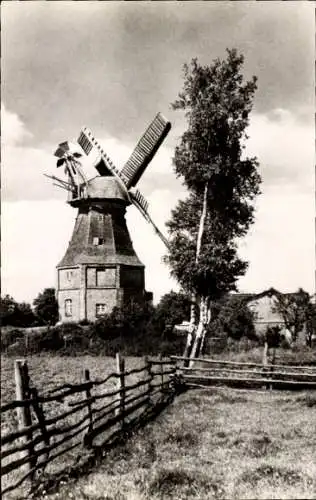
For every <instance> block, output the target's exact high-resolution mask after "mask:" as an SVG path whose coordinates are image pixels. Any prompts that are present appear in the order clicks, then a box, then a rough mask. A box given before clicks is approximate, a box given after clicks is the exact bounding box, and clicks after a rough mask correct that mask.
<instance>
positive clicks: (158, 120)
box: [120, 113, 171, 189]
mask: <svg viewBox="0 0 316 500" xmlns="http://www.w3.org/2000/svg"><path fill="white" fill-rule="evenodd" d="M170 128H171V124H170V122H168V121H167V120H166V119H165V118H164V117H163V116H162V114H161V113H158V114H157V115H156V117H155V118H154V120H153V121H152V123H151V124H150V125H149V127H148V129H147V130H146V132H145V133H144V135H143V136H142V137H141V139H140V141H139V142H138V144H137V146H136V147H135V149H134V151H133V153H132V154H131V156H130V158H129V159H128V161H127V163H126V164H125V165H124V167H123V168H122V170H121V173H120V175H121V177H122V179H123V181H124V183H125V184H126V187H127V189H129V188H130V187H133V186H136V184H137V182H138V181H139V179H140V177H141V176H142V174H143V173H144V171H145V169H146V167H147V165H148V164H149V163H150V161H151V160H152V158H153V157H154V155H155V153H156V151H157V150H158V148H159V147H160V145H161V144H162V142H163V141H164V139H165V137H166V135H167V134H168V132H169V130H170Z"/></svg>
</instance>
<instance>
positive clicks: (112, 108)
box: [1, 1, 315, 302]
mask: <svg viewBox="0 0 316 500" xmlns="http://www.w3.org/2000/svg"><path fill="white" fill-rule="evenodd" d="M1 11H2V16H1V17H2V28H1V46H2V57H1V94H2V102H1V127H2V137H1V153H2V243H1V253H2V271H1V281H2V292H1V293H2V295H3V294H5V293H9V294H10V295H12V296H13V297H14V298H15V299H16V300H18V301H28V302H32V301H33V299H34V298H35V297H36V296H37V295H38V293H39V292H40V291H41V290H43V288H46V287H50V286H55V284H56V265H57V263H58V262H59V260H61V258H62V257H63V254H64V253H65V251H66V247H67V244H68V241H69V239H70V237H71V233H72V229H73V225H74V221H75V217H76V211H75V209H73V208H71V207H70V206H69V205H67V204H66V199H65V198H66V196H65V195H66V193H65V192H64V191H62V190H59V189H58V188H57V187H55V186H53V185H52V183H51V182H50V181H49V179H47V178H46V177H44V175H43V174H44V173H48V174H53V175H54V174H55V175H56V174H57V175H58V174H59V172H58V171H57V170H56V158H55V157H54V155H53V153H54V151H55V149H56V147H57V145H58V144H59V143H60V142H63V141H64V140H72V141H74V140H75V139H76V138H77V137H78V135H79V131H80V129H81V127H82V126H84V125H86V126H88V127H89V128H90V129H91V130H92V131H93V133H94V135H95V136H96V137H97V138H98V139H99V140H100V142H101V143H102V144H103V146H104V148H105V149H106V151H107V152H108V154H109V156H110V157H111V158H112V160H113V161H114V163H115V164H116V165H117V166H118V167H122V166H123V165H124V163H125V161H126V160H127V159H128V157H129V155H130V154H131V152H132V150H133V148H134V146H135V144H136V143H137V141H138V139H139V138H140V136H141V134H142V133H143V132H144V131H145V129H146V127H147V126H148V124H149V123H150V122H151V120H152V119H153V117H154V116H155V115H156V113H157V112H158V111H160V112H162V113H163V114H164V115H165V116H166V117H167V118H168V119H169V120H170V121H171V124H172V129H171V131H170V133H169V135H168V137H167V139H166V140H165V141H164V143H163V145H162V147H161V148H160V149H159V151H158V153H157V155H156V156H155V158H154V160H153V161H152V163H151V164H150V165H149V166H148V168H147V170H146V171H145V173H144V175H143V176H142V178H141V180H140V182H139V184H138V188H139V189H140V190H141V192H142V193H143V194H144V196H145V197H146V198H147V199H148V201H149V206H150V214H151V216H152V218H153V219H154V221H155V223H156V224H157V225H158V226H159V227H160V228H161V230H162V231H163V232H165V233H166V228H165V222H166V220H168V218H169V217H170V211H171V209H172V208H173V207H175V205H176V203H177V201H178V200H179V199H180V198H183V197H184V196H185V189H184V187H183V185H182V182H181V179H178V178H176V176H175V174H174V171H173V167H172V157H173V153H174V148H175V146H176V144H177V143H178V141H179V138H180V136H181V133H182V132H183V131H184V130H185V121H184V117H183V115H182V114H181V113H179V112H177V111H173V110H172V109H171V106H170V104H171V103H172V102H173V101H175V100H176V98H177V96H178V93H179V91H181V88H182V84H183V72H182V69H183V64H184V63H189V62H190V61H191V59H192V58H193V57H197V58H198V60H199V62H200V63H202V64H211V63H212V61H213V60H214V59H215V58H217V57H220V58H223V57H225V50H226V48H232V47H235V48H236V49H237V50H238V51H239V52H241V53H243V54H244V56H245V64H244V70H243V72H244V75H245V77H246V78H250V77H251V76H252V75H256V76H257V77H258V90H257V92H256V95H255V100H254V108H253V112H252V115H251V120H250V126H249V130H248V135H249V140H248V144H247V153H248V154H249V155H255V156H257V157H258V160H259V163H260V167H259V171H260V173H261V175H262V179H263V183H262V194H261V195H260V197H259V198H258V200H257V202H256V220H255V224H254V225H253V226H252V227H251V229H250V231H249V233H248V235H247V236H246V237H245V238H244V239H243V240H242V241H241V242H240V255H241V256H242V257H243V258H245V259H246V260H247V261H248V262H249V267H248V271H247V273H246V275H245V276H244V277H243V278H241V279H240V280H239V282H238V288H239V290H240V291H243V292H245V291H249V292H256V291H262V290H264V289H266V288H269V287H270V286H273V287H275V288H277V289H279V290H280V291H284V292H286V291H295V290H297V289H298V288H299V287H302V288H304V289H305V290H307V291H309V292H310V293H314V289H315V283H314V278H315V184H314V183H315V159H314V144H315V131H314V88H315V87H314V85H315V84H314V64H315V63H314V54H315V50H314V33H315V31H314V18H315V16H314V7H313V5H312V2H291V1H288V2H277V1H274V2H264V1H262V2H261V1H257V2H250V1H249V2H248V1H245V2H221V1H217V2H133V1H130V2H115V1H114V2H106V1H104V2H93V1H82V2H72V1H71V2H65V1H63V2H52V1H48V2H46V1H45V2H44V1H43V2H42V1H37V2H32V1H25V2H9V1H4V2H2V8H1ZM84 167H85V168H86V169H87V172H88V173H89V175H90V174H91V175H93V171H92V169H91V165H90V164H88V163H86V162H85V164H84ZM127 223H128V227H129V230H130V234H131V237H132V240H133V244H134V248H135V250H136V253H137V254H138V256H139V258H140V259H141V261H142V262H143V263H144V264H145V266H146V289H147V290H151V291H153V292H154V300H155V302H157V301H158V300H159V298H160V297H161V296H162V295H163V294H164V293H167V292H169V291H170V290H171V289H174V290H177V284H176V282H175V281H173V280H172V279H171V278H170V274H169V269H168V268H167V267H166V266H165V264H163V262H162V257H163V255H164V254H165V253H166V249H165V247H164V245H163V243H162V242H161V241H160V240H159V239H158V238H157V236H156V235H155V234H154V232H153V230H152V229H151V227H150V226H149V225H148V224H147V223H146V222H145V220H144V219H143V218H142V216H141V215H140V214H139V212H138V211H137V209H136V208H135V207H130V208H129V209H128V211H127Z"/></svg>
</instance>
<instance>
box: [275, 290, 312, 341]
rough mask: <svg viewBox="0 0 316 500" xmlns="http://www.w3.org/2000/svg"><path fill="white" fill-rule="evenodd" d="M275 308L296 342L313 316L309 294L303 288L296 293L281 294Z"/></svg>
mask: <svg viewBox="0 0 316 500" xmlns="http://www.w3.org/2000/svg"><path fill="white" fill-rule="evenodd" d="M275 307H276V310H277V311H278V312H279V313H280V314H281V315H282V317H283V318H284V322H285V326H286V328H287V329H288V330H290V332H291V333H292V336H293V341H296V339H297V335H298V333H299V332H300V331H301V330H302V329H303V327H304V325H305V324H306V323H308V321H309V318H310V315H311V311H312V304H311V302H310V296H309V294H308V293H307V292H305V291H304V290H303V289H302V288H299V289H298V291H297V292H295V293H288V294H279V295H278V300H277V303H276V306H275Z"/></svg>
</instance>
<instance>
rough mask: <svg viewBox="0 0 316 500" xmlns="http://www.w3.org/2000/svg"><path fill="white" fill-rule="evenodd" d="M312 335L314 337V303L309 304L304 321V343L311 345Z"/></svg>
mask: <svg viewBox="0 0 316 500" xmlns="http://www.w3.org/2000/svg"><path fill="white" fill-rule="evenodd" d="M313 336H315V337H316V304H312V303H310V304H309V307H308V310H307V322H306V344H307V345H308V346H309V347H312V343H313Z"/></svg>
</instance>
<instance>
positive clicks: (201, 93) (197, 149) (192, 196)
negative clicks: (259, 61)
mask: <svg viewBox="0 0 316 500" xmlns="http://www.w3.org/2000/svg"><path fill="white" fill-rule="evenodd" d="M227 53H228V56H227V59H226V60H223V61H221V60H219V59H216V60H215V61H214V62H213V64H211V65H210V66H202V65H200V64H199V63H198V61H197V59H193V60H192V62H191V65H190V66H188V65H185V66H184V87H183V91H182V92H180V94H179V99H178V100H177V101H175V103H174V104H173V105H172V106H173V108H174V109H175V110H182V111H184V112H185V116H186V119H187V122H188V127H187V130H186V131H185V132H184V133H183V135H182V138H181V141H180V145H178V146H177V147H176V150H175V156H174V159H173V163H174V168H175V172H176V174H177V176H181V177H182V178H183V180H184V184H185V185H186V187H187V188H188V191H189V195H188V197H187V199H186V200H185V201H180V202H179V203H178V205H177V206H176V208H175V209H174V210H173V211H172V215H171V219H170V221H169V222H168V228H169V233H170V252H169V254H168V256H167V257H166V261H167V263H168V264H169V265H170V267H171V273H172V275H173V276H174V277H175V278H176V279H177V280H178V281H179V282H180V284H181V285H182V287H183V288H184V289H185V290H186V291H188V292H190V293H191V294H192V306H191V331H192V333H194V334H195V341H194V344H193V348H192V352H191V357H192V358H193V357H195V356H196V355H198V353H199V350H200V347H201V344H202V343H203V338H204V335H205V332H206V328H207V325H208V323H209V322H210V317H211V301H213V300H217V299H218V298H219V297H221V296H222V295H224V294H225V293H226V292H228V291H230V290H234V289H236V285H235V283H236V281H237V279H238V278H239V277H240V276H242V275H243V274H244V273H245V271H246V269H247V263H246V262H245V261H243V260H241V259H240V258H239V257H238V255H237V242H236V239H237V238H238V237H241V236H244V235H245V234H246V232H247V230H248V228H249V226H250V224H251V223H252V222H253V220H254V216H253V213H254V207H253V204H252V201H253V200H254V198H255V196H256V195H257V194H259V185H260V180H261V179H260V176H259V174H258V172H257V166H258V163H257V160H256V159H255V158H243V149H244V144H243V142H244V140H245V139H246V138H247V136H246V133H245V130H246V128H247V126H248V123H249V118H248V117H249V113H250V111H251V109H252V100H253V96H254V92H255V90H256V77H253V78H252V79H251V80H250V81H248V82H244V79H243V76H242V74H241V67H242V65H243V61H244V58H243V56H242V55H238V54H237V51H236V50H228V51H227ZM196 303H197V304H198V305H199V318H198V321H197V317H196V314H195V310H196ZM191 338H192V337H191ZM191 338H190V337H188V345H187V351H188V350H190V346H189V344H190V343H191V342H190V341H191Z"/></svg>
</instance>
